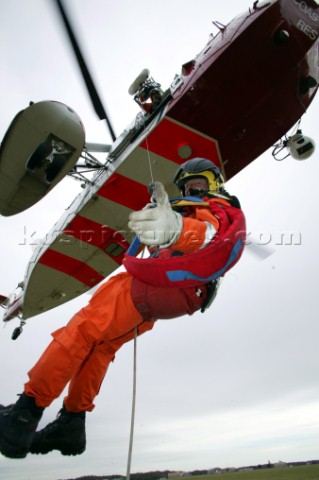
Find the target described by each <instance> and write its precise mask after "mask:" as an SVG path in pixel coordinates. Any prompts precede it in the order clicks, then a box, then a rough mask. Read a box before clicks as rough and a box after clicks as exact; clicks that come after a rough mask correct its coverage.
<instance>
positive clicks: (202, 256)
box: [124, 199, 246, 288]
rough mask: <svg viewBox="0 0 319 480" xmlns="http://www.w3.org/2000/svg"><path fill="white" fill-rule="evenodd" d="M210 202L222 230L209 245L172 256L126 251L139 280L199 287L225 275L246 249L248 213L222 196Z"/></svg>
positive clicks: (128, 265) (126, 261) (128, 266)
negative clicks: (221, 201)
mask: <svg viewBox="0 0 319 480" xmlns="http://www.w3.org/2000/svg"><path fill="white" fill-rule="evenodd" d="M208 204H209V208H210V209H211V212H212V213H213V215H215V216H216V217H217V218H218V220H219V229H218V232H217V233H216V234H215V236H214V238H213V239H212V241H211V242H210V243H209V244H208V245H206V246H205V247H203V248H201V249H199V250H196V251H195V252H193V253H190V254H184V255H181V256H169V257H168V258H165V257H166V255H163V256H159V258H152V257H149V258H137V257H134V256H130V255H127V254H126V255H125V258H124V266H125V268H126V270H127V271H128V272H129V273H130V274H131V275H132V276H133V277H135V278H137V279H138V280H140V281H142V282H145V283H147V284H149V285H154V286H157V287H178V288H183V287H196V286H199V285H202V284H205V283H208V282H210V281H212V280H214V279H216V278H218V277H220V276H222V275H224V274H225V273H226V272H227V271H228V270H229V269H230V268H232V267H233V266H234V265H235V264H236V263H237V262H238V260H239V259H240V257H241V254H242V252H243V249H244V244H245V238H246V222H245V217H244V214H243V212H242V210H241V209H239V208H235V207H232V206H230V205H229V206H228V205H224V204H223V205H220V204H218V199H209V200H208ZM199 206H200V203H199ZM163 253H164V252H163ZM163 257H164V258H163Z"/></svg>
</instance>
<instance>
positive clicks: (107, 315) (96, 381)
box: [25, 207, 218, 412]
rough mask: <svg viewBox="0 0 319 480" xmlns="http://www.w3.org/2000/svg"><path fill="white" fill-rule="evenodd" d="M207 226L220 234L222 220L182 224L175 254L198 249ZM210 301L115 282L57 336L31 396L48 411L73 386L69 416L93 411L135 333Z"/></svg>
mask: <svg viewBox="0 0 319 480" xmlns="http://www.w3.org/2000/svg"><path fill="white" fill-rule="evenodd" d="M208 221H209V222H210V223H212V224H213V225H214V227H215V229H216V230H218V220H217V219H216V217H214V216H213V215H212V214H211V213H210V210H209V209H206V208H203V207H201V208H198V209H196V210H195V212H194V213H192V214H191V216H190V217H186V218H183V230H182V233H181V235H180V237H179V239H178V241H177V242H176V244H174V245H173V246H172V248H173V249H177V250H179V251H182V252H185V253H191V252H192V251H195V250H196V249H198V248H199V247H200V246H201V245H202V244H203V243H204V240H205V232H206V223H205V222H208ZM189 231H192V235H191V237H190V236H189V235H187V232H189ZM190 238H191V243H190V242H189V239H190ZM205 297H206V287H205V286H200V287H196V288H195V287H188V288H173V287H167V288H163V287H153V286H150V285H146V284H144V283H142V282H140V281H139V280H136V279H133V277H132V276H131V275H129V274H128V273H126V272H124V273H119V274H117V275H115V276H113V277H111V278H110V279H109V280H108V281H107V282H106V283H104V284H103V285H102V286H101V287H100V288H99V289H98V290H97V291H96V292H95V294H94V295H93V296H92V298H91V300H90V302H89V304H88V305H87V306H86V307H84V308H82V309H81V310H80V311H79V312H78V313H76V314H75V315H74V316H73V318H72V319H71V320H70V321H69V323H68V324H67V325H66V326H65V327H63V328H60V329H59V330H57V331H55V332H53V334H52V336H53V340H52V342H51V343H50V344H49V346H48V347H47V349H46V350H45V351H44V353H43V354H42V356H41V357H40V359H39V360H38V362H37V363H36V364H35V366H34V367H33V368H32V369H31V370H30V372H29V373H28V375H29V381H28V382H27V383H26V384H25V393H26V395H29V396H32V397H34V398H35V401H36V404H37V405H38V406H39V407H47V406H49V405H50V403H51V402H52V401H53V400H54V399H56V398H58V397H59V396H60V394H61V392H62V391H63V389H64V388H65V386H66V385H67V384H68V383H69V389H68V395H67V396H66V397H65V398H64V405H65V408H66V409H67V410H68V411H70V412H80V411H91V410H93V408H94V404H93V401H94V398H95V396H96V395H97V394H98V392H99V389H100V386H101V384H102V381H103V379H104V376H105V374H106V372H107V369H108V366H109V364H110V362H111V361H112V360H114V357H115V353H116V351H117V350H118V349H119V348H120V347H121V346H122V345H123V344H124V343H126V342H128V341H129V340H131V339H132V338H134V329H135V327H137V333H138V335H141V334H142V333H144V332H146V331H148V330H151V329H152V328H153V326H154V323H155V321H156V320H158V319H161V318H175V317H178V316H182V315H185V314H189V315H191V314H192V313H194V312H195V311H196V310H199V309H200V308H201V306H202V304H203V301H204V300H205Z"/></svg>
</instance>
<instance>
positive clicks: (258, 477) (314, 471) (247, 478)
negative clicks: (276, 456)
mask: <svg viewBox="0 0 319 480" xmlns="http://www.w3.org/2000/svg"><path fill="white" fill-rule="evenodd" d="M190 478H192V479H198V480H204V479H205V480H219V479H220V480H319V465H306V466H300V467H287V468H265V469H260V470H253V471H249V472H232V473H220V474H215V475H205V476H203V475H202V476H198V477H190Z"/></svg>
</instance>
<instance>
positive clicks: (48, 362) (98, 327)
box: [25, 273, 154, 412]
mask: <svg viewBox="0 0 319 480" xmlns="http://www.w3.org/2000/svg"><path fill="white" fill-rule="evenodd" d="M131 283H132V277H131V276H130V275H129V274H127V273H120V274H118V275H116V276H114V277H112V278H111V279H110V280H109V281H108V282H106V283H105V284H103V285H102V286H101V287H100V288H99V289H98V290H97V291H96V293H95V294H94V295H93V296H92V298H91V300H90V302H89V304H88V305H87V306H86V307H85V308H83V309H82V310H80V311H79V312H78V313H77V314H75V315H74V317H73V318H72V319H71V320H70V321H69V323H68V324H67V325H66V326H65V327H63V328H60V329H59V330H57V331H55V332H54V333H53V334H52V336H53V340H52V342H51V343H50V344H49V346H48V347H47V349H46V350H45V351H44V353H43V355H42V356H41V357H40V359H39V360H38V362H37V363H36V364H35V366H34V367H33V368H32V369H31V370H30V372H29V373H28V375H29V381H28V382H27V383H26V384H25V393H26V394H27V395H30V396H32V397H34V398H35V401H36V404H37V405H38V406H39V407H47V406H49V405H50V403H51V402H52V401H53V400H54V399H56V398H58V397H59V396H60V394H61V393H62V391H63V390H64V388H65V386H66V385H67V384H68V382H70V383H69V389H68V395H67V396H66V397H65V398H64V405H65V408H66V409H67V410H68V411H70V412H80V411H84V410H85V411H91V410H93V408H94V404H93V400H94V398H95V396H96V395H97V394H98V392H99V389H100V386H101V384H102V381H103V379H104V376H105V374H106V372H107V369H108V366H109V364H110V362H111V361H112V360H113V359H114V357H115V353H116V351H117V350H118V349H119V348H120V347H121V346H122V345H123V344H124V343H126V342H128V341H129V340H131V339H132V338H134V329H135V327H137V332H138V335H141V334H142V333H144V332H146V331H148V330H151V329H152V328H153V325H154V321H144V320H143V317H142V316H141V314H140V313H139V312H138V310H137V309H136V308H135V306H134V304H133V301H132V298H131Z"/></svg>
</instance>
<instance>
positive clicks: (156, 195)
mask: <svg viewBox="0 0 319 480" xmlns="http://www.w3.org/2000/svg"><path fill="white" fill-rule="evenodd" d="M152 199H153V200H155V202H156V203H150V204H148V205H146V207H144V208H143V210H139V211H138V212H132V213H131V214H130V216H129V223H128V226H129V228H130V229H131V230H133V231H134V232H135V234H136V235H137V236H138V237H139V239H140V241H141V242H142V243H144V244H145V245H148V246H161V247H162V248H164V247H169V246H170V245H172V244H173V243H175V242H176V241H177V240H178V238H179V236H180V234H181V231H182V228H183V219H182V216H181V215H180V214H179V213H177V212H174V211H173V210H172V207H171V205H170V202H169V199H168V195H167V192H166V191H165V188H164V185H163V184H162V183H160V182H155V183H154V190H153V196H152Z"/></svg>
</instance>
